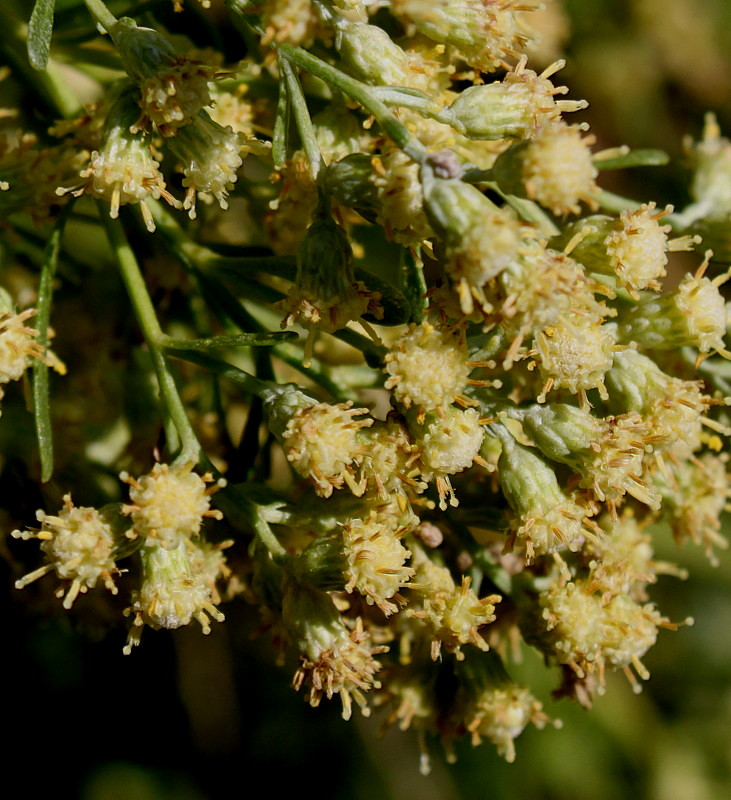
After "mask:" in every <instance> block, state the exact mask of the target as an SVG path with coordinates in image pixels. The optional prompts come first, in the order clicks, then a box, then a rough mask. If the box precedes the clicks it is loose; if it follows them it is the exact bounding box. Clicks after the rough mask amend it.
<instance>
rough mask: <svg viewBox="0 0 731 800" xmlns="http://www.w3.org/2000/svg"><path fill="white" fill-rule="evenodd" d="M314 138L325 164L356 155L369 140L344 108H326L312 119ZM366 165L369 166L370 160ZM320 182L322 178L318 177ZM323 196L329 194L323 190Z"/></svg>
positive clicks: (356, 121) (354, 117)
mask: <svg viewBox="0 0 731 800" xmlns="http://www.w3.org/2000/svg"><path fill="white" fill-rule="evenodd" d="M312 125H313V127H314V129H315V138H316V139H317V145H318V147H319V148H320V155H322V159H323V161H324V162H325V164H330V163H332V162H333V161H336V160H337V159H343V158H347V157H348V156H351V155H354V154H358V155H362V154H361V153H360V151H361V150H362V149H365V148H366V147H367V146H368V143H369V140H368V137H367V135H366V134H365V131H364V130H363V128H362V126H361V124H360V122H359V120H358V118H357V117H356V116H355V114H352V113H351V112H350V111H349V110H348V109H347V108H345V107H344V106H336V105H332V106H328V107H327V108H324V109H323V110H322V111H320V112H318V113H317V114H315V115H314V117H312ZM367 160H368V164H369V165H370V159H367ZM320 180H322V177H320ZM325 194H329V192H328V191H327V190H325Z"/></svg>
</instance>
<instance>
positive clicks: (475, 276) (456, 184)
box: [422, 168, 527, 314]
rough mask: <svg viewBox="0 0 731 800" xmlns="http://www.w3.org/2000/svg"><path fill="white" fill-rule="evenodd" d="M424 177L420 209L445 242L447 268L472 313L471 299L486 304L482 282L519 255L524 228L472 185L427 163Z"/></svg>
mask: <svg viewBox="0 0 731 800" xmlns="http://www.w3.org/2000/svg"><path fill="white" fill-rule="evenodd" d="M422 182H423V185H424V209H425V210H426V213H427V215H428V217H429V221H430V222H431V224H432V227H433V228H434V230H435V231H436V232H437V233H438V234H439V236H441V237H442V238H443V239H444V242H445V248H444V254H445V269H446V271H447V272H448V273H449V276H450V277H451V278H452V280H454V281H455V283H456V284H457V291H458V294H459V298H460V304H461V307H462V310H463V312H464V313H465V314H470V313H472V311H473V308H474V300H477V301H478V302H479V303H480V304H481V305H482V306H483V307H486V306H487V301H486V298H485V295H484V292H483V290H482V287H483V286H484V285H485V284H486V283H487V282H488V281H489V280H491V279H492V278H494V277H495V276H496V275H498V274H499V273H500V272H501V271H502V270H504V269H505V268H506V267H507V266H508V265H509V264H510V263H511V262H512V261H513V260H514V259H516V258H517V257H518V254H519V252H520V248H521V244H522V242H523V239H524V238H525V237H526V236H527V230H526V227H525V226H523V225H522V224H521V223H520V222H519V220H518V218H517V216H516V215H515V213H514V212H513V211H512V209H509V208H497V206H495V205H494V204H493V203H492V202H491V201H490V200H488V199H487V197H485V195H483V194H482V192H480V191H479V189H476V188H475V187H474V186H472V185H470V184H467V183H463V182H462V181H460V180H454V179H449V180H445V179H442V178H436V177H434V175H433V172H432V171H431V169H430V168H426V169H424V170H422Z"/></svg>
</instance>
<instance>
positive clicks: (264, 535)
mask: <svg viewBox="0 0 731 800" xmlns="http://www.w3.org/2000/svg"><path fill="white" fill-rule="evenodd" d="M253 524H254V530H255V531H256V535H257V536H258V537H259V540H260V541H261V543H262V544H263V545H264V547H266V549H267V550H268V551H269V552H270V553H271V554H272V556H274V558H283V557H284V556H286V555H287V551H286V550H285V549H284V547H282V545H281V544H280V543H279V540H278V539H277V537H276V536H275V535H274V533H272V529H271V528H270V527H269V523H268V522H267V521H266V520H265V519H264V518H263V517H262V515H261V512H260V511H259V509H258V508H255V510H254V519H253Z"/></svg>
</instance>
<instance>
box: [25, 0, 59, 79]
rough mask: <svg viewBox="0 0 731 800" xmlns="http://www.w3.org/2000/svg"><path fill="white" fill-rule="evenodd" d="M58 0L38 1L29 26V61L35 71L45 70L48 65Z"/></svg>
mask: <svg viewBox="0 0 731 800" xmlns="http://www.w3.org/2000/svg"><path fill="white" fill-rule="evenodd" d="M55 5H56V0H36V4H35V6H34V7H33V13H32V14H31V15H30V22H29V24H28V60H29V61H30V63H31V66H32V67H33V68H34V69H38V70H44V69H45V68H46V65H47V64H48V56H49V53H50V49H51V34H52V33H53V11H54V8H55Z"/></svg>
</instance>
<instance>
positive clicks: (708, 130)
mask: <svg viewBox="0 0 731 800" xmlns="http://www.w3.org/2000/svg"><path fill="white" fill-rule="evenodd" d="M688 150H689V151H690V156H691V159H692V162H693V167H694V172H693V179H692V182H691V187H690V191H691V195H692V196H693V199H694V200H695V201H696V203H697V204H698V205H699V206H701V207H702V210H703V211H704V212H705V213H703V214H702V216H705V217H716V218H719V217H725V216H727V215H728V214H731V142H730V141H729V140H728V139H727V138H726V137H725V136H721V128H720V127H719V125H718V122H717V121H716V116H715V114H712V113H710V112H709V113H708V114H706V119H705V125H704V127H703V139H702V140H701V141H700V142H697V143H695V144H689V145H688Z"/></svg>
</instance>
